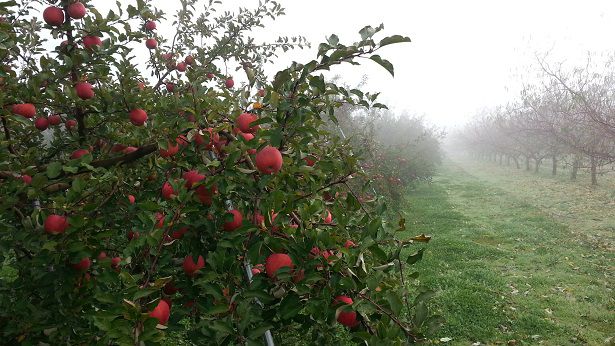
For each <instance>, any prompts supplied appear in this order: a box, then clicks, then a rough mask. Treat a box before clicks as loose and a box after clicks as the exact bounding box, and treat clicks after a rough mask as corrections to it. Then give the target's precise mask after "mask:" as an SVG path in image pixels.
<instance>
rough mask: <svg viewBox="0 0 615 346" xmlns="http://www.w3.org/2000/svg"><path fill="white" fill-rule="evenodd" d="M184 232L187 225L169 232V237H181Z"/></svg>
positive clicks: (186, 229) (186, 230)
mask: <svg viewBox="0 0 615 346" xmlns="http://www.w3.org/2000/svg"><path fill="white" fill-rule="evenodd" d="M186 232H188V227H182V228H180V229H178V230H176V231H173V233H171V237H172V238H173V239H181V238H182V237H183V236H184V234H186Z"/></svg>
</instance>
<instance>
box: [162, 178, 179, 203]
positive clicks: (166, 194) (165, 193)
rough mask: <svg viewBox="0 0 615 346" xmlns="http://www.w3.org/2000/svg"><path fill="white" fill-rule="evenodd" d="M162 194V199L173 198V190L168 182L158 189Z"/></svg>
mask: <svg viewBox="0 0 615 346" xmlns="http://www.w3.org/2000/svg"><path fill="white" fill-rule="evenodd" d="M160 192H161V194H162V198H164V199H172V198H174V197H175V190H173V186H171V184H170V183H169V182H168V181H165V182H164V184H162V189H160Z"/></svg>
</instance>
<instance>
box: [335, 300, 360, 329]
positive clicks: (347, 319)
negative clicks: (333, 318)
mask: <svg viewBox="0 0 615 346" xmlns="http://www.w3.org/2000/svg"><path fill="white" fill-rule="evenodd" d="M352 303H353V301H352V299H351V298H349V297H347V296H337V297H336V298H335V300H334V304H335V305H340V304H345V305H352ZM337 321H338V322H339V323H340V324H341V325H344V326H346V327H349V328H352V327H354V326H356V325H357V323H358V322H357V312H356V311H340V313H339V315H337Z"/></svg>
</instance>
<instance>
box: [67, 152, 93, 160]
mask: <svg viewBox="0 0 615 346" xmlns="http://www.w3.org/2000/svg"><path fill="white" fill-rule="evenodd" d="M89 153H90V151H89V150H87V149H77V150H75V151H73V153H72V154H70V158H71V159H73V160H76V159H78V158H81V157H82V156H83V155H87V154H89Z"/></svg>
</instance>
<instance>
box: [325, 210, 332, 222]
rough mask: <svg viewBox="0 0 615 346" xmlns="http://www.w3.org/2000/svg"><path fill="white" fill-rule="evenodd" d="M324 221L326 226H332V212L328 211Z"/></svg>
mask: <svg viewBox="0 0 615 346" xmlns="http://www.w3.org/2000/svg"><path fill="white" fill-rule="evenodd" d="M323 221H324V223H326V224H330V223H331V222H332V221H333V215H331V212H330V211H328V210H327V215H326V216H325V217H324V219H323Z"/></svg>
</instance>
